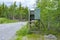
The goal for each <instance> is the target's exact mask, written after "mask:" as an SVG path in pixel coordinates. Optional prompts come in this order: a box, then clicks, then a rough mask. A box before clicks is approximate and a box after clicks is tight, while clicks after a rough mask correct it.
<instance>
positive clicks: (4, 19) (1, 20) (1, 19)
mask: <svg viewBox="0 0 60 40" xmlns="http://www.w3.org/2000/svg"><path fill="white" fill-rule="evenodd" d="M11 22H17V21H16V20H10V19H7V18H0V24H2V23H11Z"/></svg>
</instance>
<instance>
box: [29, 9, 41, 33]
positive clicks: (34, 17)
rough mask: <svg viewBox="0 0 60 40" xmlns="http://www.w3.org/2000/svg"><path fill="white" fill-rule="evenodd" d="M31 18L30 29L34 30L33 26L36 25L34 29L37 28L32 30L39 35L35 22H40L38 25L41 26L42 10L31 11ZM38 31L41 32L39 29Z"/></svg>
mask: <svg viewBox="0 0 60 40" xmlns="http://www.w3.org/2000/svg"><path fill="white" fill-rule="evenodd" d="M29 16H30V20H29V22H30V29H32V27H33V26H32V25H34V28H35V29H33V30H31V32H36V33H37V31H36V25H35V21H38V24H40V9H39V8H36V9H34V10H30V14H29ZM39 27H40V25H39ZM38 31H39V28H38Z"/></svg>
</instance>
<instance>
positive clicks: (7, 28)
mask: <svg viewBox="0 0 60 40" xmlns="http://www.w3.org/2000/svg"><path fill="white" fill-rule="evenodd" d="M26 24H27V22H16V23H9V24H0V40H10V38H12V37H13V36H14V35H15V34H16V31H17V30H19V29H20V28H21V27H22V26H24V25H26Z"/></svg>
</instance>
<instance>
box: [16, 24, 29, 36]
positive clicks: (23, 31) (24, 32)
mask: <svg viewBox="0 0 60 40" xmlns="http://www.w3.org/2000/svg"><path fill="white" fill-rule="evenodd" d="M28 33H29V29H28V26H27V25H26V26H24V27H22V28H21V29H20V30H19V31H17V32H16V35H17V36H25V35H27V34H28Z"/></svg>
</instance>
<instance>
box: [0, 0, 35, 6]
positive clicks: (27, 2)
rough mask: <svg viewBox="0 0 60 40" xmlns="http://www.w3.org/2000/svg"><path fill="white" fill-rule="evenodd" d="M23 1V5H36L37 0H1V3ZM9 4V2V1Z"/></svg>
mask: <svg viewBox="0 0 60 40" xmlns="http://www.w3.org/2000/svg"><path fill="white" fill-rule="evenodd" d="M15 1H16V2H21V3H22V5H23V6H28V7H32V5H34V3H35V1H36V0H0V3H1V2H5V3H7V2H11V3H12V2H15ZM7 4H8V3H7Z"/></svg>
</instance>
